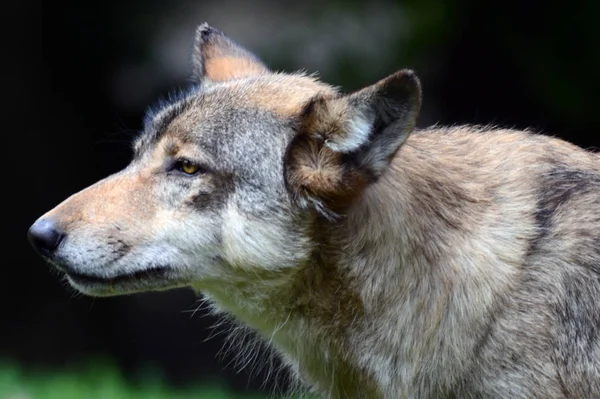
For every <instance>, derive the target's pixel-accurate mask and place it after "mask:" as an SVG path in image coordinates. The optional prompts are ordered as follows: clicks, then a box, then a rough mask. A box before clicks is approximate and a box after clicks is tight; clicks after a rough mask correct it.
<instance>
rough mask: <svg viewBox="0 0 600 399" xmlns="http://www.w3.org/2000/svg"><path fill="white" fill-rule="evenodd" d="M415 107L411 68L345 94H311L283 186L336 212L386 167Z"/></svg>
mask: <svg viewBox="0 0 600 399" xmlns="http://www.w3.org/2000/svg"><path fill="white" fill-rule="evenodd" d="M420 107H421V85H420V83H419V79H418V78H417V76H416V75H415V74H414V72H412V71H410V70H401V71H398V72H396V73H394V74H393V75H391V76H388V77H387V78H385V79H383V80H381V81H379V82H377V83H376V84H374V85H372V86H369V87H366V88H364V89H362V90H360V91H358V92H355V93H352V94H350V95H346V96H340V97H334V98H323V97H319V98H315V99H313V100H312V101H311V102H310V103H309V104H308V105H307V106H306V108H305V110H304V113H303V114H302V115H301V116H300V118H299V119H300V120H299V132H298V134H297V136H296V137H295V138H294V140H292V143H291V144H290V146H289V148H288V152H287V155H286V179H287V184H288V188H289V189H290V190H291V191H292V193H293V194H294V195H295V196H296V198H297V199H299V200H300V202H301V203H303V204H312V205H314V206H316V207H317V208H318V209H319V210H320V211H322V212H323V213H327V212H338V211H339V210H340V209H341V208H343V207H344V206H345V205H347V204H348V203H349V202H350V201H351V200H352V199H353V198H355V197H356V196H357V195H358V194H360V192H362V190H363V189H364V188H365V187H366V186H367V185H368V184H369V183H371V182H373V181H375V180H376V179H377V178H379V177H380V176H381V175H382V174H383V173H384V172H385V170H386V169H387V167H388V165H389V163H390V162H391V160H392V158H393V157H394V155H395V154H396V152H397V151H398V149H399V148H400V146H401V145H402V144H403V143H404V142H405V141H406V139H407V138H408V135H409V134H410V132H411V131H412V130H413V128H414V126H415V123H416V120H417V116H418V114H419V110H420Z"/></svg>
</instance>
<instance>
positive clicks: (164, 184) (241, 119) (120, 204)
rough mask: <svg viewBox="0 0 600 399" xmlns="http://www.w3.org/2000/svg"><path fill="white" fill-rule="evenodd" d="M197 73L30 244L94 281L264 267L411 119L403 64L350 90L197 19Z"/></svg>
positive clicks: (125, 282) (329, 215)
mask: <svg viewBox="0 0 600 399" xmlns="http://www.w3.org/2000/svg"><path fill="white" fill-rule="evenodd" d="M193 63H194V76H195V85H194V86H193V87H192V88H191V89H190V90H189V91H187V92H186V93H185V94H184V95H181V96H179V98H177V99H176V100H174V101H172V102H170V103H169V104H166V105H163V106H162V107H160V108H159V109H156V110H154V111H151V112H149V114H148V116H147V118H146V121H145V127H144V130H143V132H142V134H141V135H140V137H139V138H138V139H137V141H136V142H135V146H134V154H135V155H134V157H133V160H132V161H131V163H130V165H129V166H128V167H127V168H125V169H124V170H123V171H121V172H119V173H116V174H115V175H112V176H110V177H108V178H106V179H104V180H102V181H100V182H98V183H96V184H94V185H92V186H91V187H89V188H87V189H85V190H83V191H81V192H79V193H77V194H75V195H73V196H72V197H70V198H68V199H67V200H65V201H64V202H63V203H62V204H60V205H58V206H57V207H56V208H54V209H53V210H51V211H50V212H48V213H47V214H45V215H44V216H42V217H41V218H40V219H38V220H37V221H36V222H35V223H34V224H33V225H32V226H31V228H30V230H29V233H28V236H29V239H30V241H31V243H32V245H33V246H34V247H35V248H36V250H37V251H38V252H39V253H40V254H41V255H42V256H43V257H44V258H45V259H47V260H48V261H49V262H51V263H52V264H53V265H55V266H56V267H57V268H58V269H59V270H61V271H62V272H64V273H65V274H66V276H67V278H68V281H69V282H70V284H71V285H72V286H73V287H74V288H75V289H77V290H79V291H81V292H83V293H85V294H89V295H96V296H102V295H117V294H125V293H132V292H138V291H148V290H159V289H168V288H174V287H180V286H186V285H194V286H196V287H200V289H208V290H210V287H211V286H215V285H219V284H223V283H225V282H226V283H233V284H235V283H236V282H238V281H239V282H243V281H245V280H247V279H248V278H249V276H252V277H253V278H254V279H256V278H259V279H261V281H267V280H268V279H269V278H275V277H276V276H278V275H281V274H285V273H286V272H288V271H290V270H293V269H294V268H296V267H299V265H302V264H303V263H305V262H308V261H310V259H311V256H312V255H313V253H314V251H315V249H316V248H317V247H318V242H317V241H318V240H317V239H316V238H315V234H314V222H315V220H322V221H326V222H327V223H335V221H336V218H337V217H338V216H339V215H343V213H344V210H345V209H346V208H347V207H348V206H350V205H351V204H352V202H353V201H354V200H355V199H356V198H358V197H359V196H360V195H361V193H362V192H363V191H364V190H365V189H366V188H367V187H368V186H369V184H371V183H373V182H374V181H376V180H377V179H378V178H379V177H380V176H381V175H382V174H383V173H385V170H386V168H387V166H388V164H389V162H390V160H391V159H392V158H393V156H394V155H395V154H396V152H397V150H398V149H399V147H400V146H401V145H402V144H403V143H404V141H405V140H406V138H407V136H408V135H409V133H410V132H411V130H412V129H413V127H414V125H415V120H416V118H417V114H418V111H419V107H420V97H421V94H420V85H419V81H418V79H417V78H416V76H415V75H414V73H413V72H411V71H408V70H402V71H399V72H396V73H395V74H393V75H391V76H389V77H387V78H385V79H383V80H381V81H380V82H377V83H376V84H374V85H372V86H370V87H367V88H365V89H362V90H360V91H358V92H355V93H351V94H348V95H342V94H339V93H338V92H337V91H336V90H335V89H334V88H332V87H330V86H328V85H326V84H323V83H321V82H319V81H318V80H317V79H315V78H314V77H311V76H306V75H303V74H283V73H274V72H271V71H270V70H269V69H268V68H267V67H266V66H265V65H264V64H263V63H262V62H261V61H260V60H259V59H258V58H257V57H256V56H255V55H253V54H251V53H250V52H248V51H247V50H245V49H243V48H241V47H240V46H238V45H237V44H235V43H234V42H232V41H231V40H230V39H228V38H227V37H226V36H225V35H224V34H223V33H221V32H219V31H217V30H215V29H213V28H211V27H209V26H208V25H206V24H204V25H202V26H200V27H199V28H198V30H197V34H196V40H195V44H194V51H193Z"/></svg>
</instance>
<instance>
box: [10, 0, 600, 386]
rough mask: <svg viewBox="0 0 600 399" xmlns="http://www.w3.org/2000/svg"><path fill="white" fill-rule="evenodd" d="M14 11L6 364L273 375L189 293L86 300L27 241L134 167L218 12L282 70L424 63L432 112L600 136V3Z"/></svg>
mask: <svg viewBox="0 0 600 399" xmlns="http://www.w3.org/2000/svg"><path fill="white" fill-rule="evenodd" d="M9 8H10V9H9ZM3 14H4V15H3V16H4V18H3V19H4V22H5V23H4V24H3V27H2V33H3V43H5V46H4V51H3V52H2V68H3V70H4V73H3V82H4V96H3V100H4V101H3V103H4V105H3V109H2V113H1V114H2V121H3V124H2V137H3V146H2V150H3V151H4V153H5V158H4V160H3V165H4V166H3V170H4V174H3V175H4V176H5V177H4V179H5V181H6V183H5V185H4V186H3V189H2V198H3V200H4V203H5V205H4V207H3V209H4V218H3V219H4V220H5V221H8V225H7V227H8V228H7V230H6V231H5V233H4V234H3V238H7V241H4V244H3V246H2V249H3V255H4V256H3V261H2V269H3V270H2V275H1V276H2V277H0V281H1V283H2V290H1V291H0V295H1V296H2V297H1V300H0V334H1V337H0V361H7V362H13V363H16V364H19V365H21V366H22V367H24V368H25V369H27V370H62V369H72V368H77V367H79V365H82V364H85V363H86V362H89V361H90V360H93V359H96V358H98V357H106V358H110V359H112V361H114V364H116V365H117V367H118V368H119V370H120V372H122V373H124V375H125V376H127V377H128V378H131V379H135V378H137V377H136V376H139V375H140V373H143V372H144V370H145V369H146V368H147V367H153V368H154V369H157V370H161V372H162V373H163V375H165V377H166V378H167V379H168V381H169V382H170V383H172V384H176V385H186V384H190V383H192V382H197V381H210V380H215V379H216V380H220V381H224V382H225V383H226V384H228V385H230V386H234V387H237V388H239V389H247V388H249V389H251V390H254V389H259V386H260V385H261V383H262V377H261V376H260V375H259V376H258V377H255V378H253V379H250V378H249V375H248V374H247V372H246V371H243V372H241V373H239V374H236V373H235V371H234V370H233V368H232V367H226V365H227V363H228V362H229V360H231V359H230V358H226V359H224V360H219V359H218V358H217V357H216V354H217V351H218V350H219V349H220V348H221V346H222V344H223V341H222V337H220V336H217V337H215V338H213V339H211V340H208V341H205V339H206V338H207V337H208V336H209V334H210V333H211V330H210V329H209V327H210V326H211V325H212V324H214V323H215V321H216V320H215V319H213V318H212V317H210V316H206V317H202V316H204V315H205V314H204V312H202V311H200V312H198V313H196V315H194V316H193V317H191V313H190V312H188V311H189V310H193V309H195V307H196V306H197V303H196V302H195V296H194V294H193V293H192V292H191V291H188V290H176V291H172V292H167V293H154V294H152V293H151V294H140V295H135V296H129V297H117V298H110V299H96V300H94V299H90V298H87V297H82V296H74V295H73V292H72V291H71V290H70V289H68V288H67V287H66V286H65V284H64V283H63V282H62V279H61V278H60V276H58V275H56V274H55V273H52V272H50V268H49V267H48V266H47V265H45V264H44V263H43V262H42V261H41V259H39V258H38V257H37V255H36V254H35V253H34V251H33V250H32V249H31V248H30V247H29V244H28V242H27V239H26V232H27V228H28V226H29V225H30V224H31V223H33V221H34V220H35V219H36V218H37V217H39V216H40V215H41V214H43V213H44V212H46V211H47V210H49V209H50V208H52V207H53V206H55V205H56V204H58V203H59V202H60V201H62V200H63V199H65V198H66V197H67V196H69V195H70V194H72V193H74V192H76V191H78V190H80V189H82V188H84V187H85V186H87V185H89V184H91V183H93V182H95V181H97V180H99V179H100V178H102V177H104V176H106V175H108V174H110V173H113V172H116V171H117V170H119V169H120V168H122V167H124V166H125V165H126V164H127V162H128V159H129V156H130V152H129V142H130V139H131V137H132V136H133V135H134V134H135V132H136V131H138V130H139V129H140V127H141V123H142V118H143V114H144V112H145V110H146V109H147V107H148V106H150V105H153V104H155V103H156V102H157V100H158V99H159V98H160V97H162V96H165V95H166V94H167V93H168V92H169V91H170V90H171V89H174V88H177V87H182V86H185V85H186V84H187V83H188V82H189V80H188V76H189V73H190V68H189V51H190V48H191V42H192V40H193V36H194V30H195V27H196V25H198V24H200V23H202V22H204V21H208V22H209V23H210V24H211V25H213V26H215V27H217V28H219V29H221V30H223V31H225V32H226V33H227V34H228V35H229V36H230V37H232V38H233V39H234V40H236V41H237V42H239V43H241V44H243V45H245V46H246V47H248V48H250V49H251V50H252V51H254V52H255V53H256V54H258V55H259V56H260V57H261V58H262V59H263V60H265V62H266V63H267V64H268V65H270V66H271V67H272V68H273V69H277V70H297V69H302V68H306V69H307V70H308V71H309V72H314V71H319V73H320V76H321V78H322V79H323V80H325V81H327V82H329V83H332V84H335V85H340V86H343V87H344V88H345V89H346V90H352V89H357V88H360V87H361V86H364V85H367V84H370V83H373V82H374V81H376V80H378V79H380V78H382V77H384V76H386V75H387V74H389V73H392V72H394V71H395V70H397V69H400V68H403V67H410V68H413V69H415V70H416V71H417V73H418V74H419V76H420V77H421V79H422V82H423V92H424V106H423V112H422V115H421V118H420V122H419V125H420V126H427V125H430V124H434V123H439V124H463V123H477V124H495V125H499V126H503V127H513V128H533V129H534V130H536V131H540V132H545V133H548V134H551V135H554V136H558V137H562V138H564V139H566V140H568V141H571V142H573V143H576V144H578V145H581V146H583V147H586V148H592V147H595V146H599V145H600V134H599V130H598V128H597V120H598V114H599V111H598V107H599V106H600V84H599V77H600V76H599V71H600V23H598V19H599V17H600V2H598V1H594V0H588V1H578V0H572V1H569V2H563V1H551V0H545V1H541V0H539V1H516V0H505V1H502V2H495V1H481V0H446V1H427V0H406V1H396V2H393V1H369V2H366V1H365V2H360V1H350V0H347V1H343V0H320V1H317V0H304V1H299V2H286V1H268V0H261V1H243V0H228V1H218V0H205V1H200V0H196V1H190V0H170V1H158V0H119V1H114V0H102V1H99V0H88V1H80V0H77V1H75V0H72V1H53V2H50V1H47V2H44V3H34V2H21V3H18V4H16V3H15V4H9V5H6V9H5V10H4V12H3ZM6 156H7V157H6ZM6 202H8V204H6ZM5 225H6V223H5ZM268 388H269V387H266V389H268Z"/></svg>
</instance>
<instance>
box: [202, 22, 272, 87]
mask: <svg viewBox="0 0 600 399" xmlns="http://www.w3.org/2000/svg"><path fill="white" fill-rule="evenodd" d="M192 58H193V67H194V79H195V80H196V81H197V82H203V81H205V80H210V81H213V82H223V81H227V80H231V79H235V78H240V77H244V76H253V75H261V74H265V73H268V72H269V69H268V68H267V67H266V66H265V64H263V63H262V61H260V60H259V59H258V57H256V56H255V55H254V54H252V53H251V52H249V51H248V50H246V49H244V48H243V47H241V46H239V45H238V44H236V43H235V42H233V41H232V40H231V39H229V38H228V37H227V36H225V34H223V32H221V31H219V30H217V29H215V28H213V27H211V26H209V25H208V24H207V23H204V24H202V25H200V26H199V27H198V28H197V29H196V39H195V40H194V52H193V54H192Z"/></svg>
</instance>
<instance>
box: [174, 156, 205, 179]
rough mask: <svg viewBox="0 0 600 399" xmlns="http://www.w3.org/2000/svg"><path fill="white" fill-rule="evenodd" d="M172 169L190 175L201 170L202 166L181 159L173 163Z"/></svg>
mask: <svg viewBox="0 0 600 399" xmlns="http://www.w3.org/2000/svg"><path fill="white" fill-rule="evenodd" d="M173 169H175V170H178V171H180V172H183V173H185V174H186V175H190V176H191V175H195V174H197V173H199V172H200V171H201V170H202V167H201V166H200V165H198V164H196V163H194V162H192V161H190V160H188V159H182V160H180V161H177V162H176V163H175V165H174V166H173Z"/></svg>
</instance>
